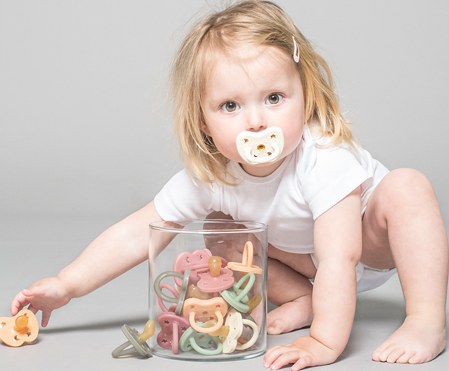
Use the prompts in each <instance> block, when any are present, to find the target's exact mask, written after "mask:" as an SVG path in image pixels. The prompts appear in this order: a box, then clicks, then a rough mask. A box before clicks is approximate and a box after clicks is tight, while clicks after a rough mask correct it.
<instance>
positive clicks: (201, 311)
mask: <svg viewBox="0 0 449 371" xmlns="http://www.w3.org/2000/svg"><path fill="white" fill-rule="evenodd" d="M227 311H228V305H227V304H226V302H225V301H224V300H223V299H222V298H221V297H215V298H212V299H208V300H200V299H195V298H189V299H186V301H185V302H184V308H183V311H182V314H183V316H184V317H185V318H188V320H189V323H190V326H192V328H193V329H194V330H195V331H197V332H200V333H204V334H209V333H211V332H215V331H217V330H218V329H219V328H220V327H221V326H222V325H223V321H224V316H225V315H226V313H227ZM214 320H215V321H216V322H215V324H214V325H212V326H210V327H203V326H200V325H199V324H197V321H198V322H200V323H204V322H209V321H214Z"/></svg>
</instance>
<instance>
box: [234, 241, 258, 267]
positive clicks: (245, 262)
mask: <svg viewBox="0 0 449 371" xmlns="http://www.w3.org/2000/svg"><path fill="white" fill-rule="evenodd" d="M253 257H254V246H253V243H252V242H251V241H247V242H246V243H245V247H244V248H243V257H242V262H241V263H239V262H229V263H228V268H229V269H232V270H233V271H238V272H245V273H250V272H251V273H255V274H262V268H260V267H258V266H257V265H253Z"/></svg>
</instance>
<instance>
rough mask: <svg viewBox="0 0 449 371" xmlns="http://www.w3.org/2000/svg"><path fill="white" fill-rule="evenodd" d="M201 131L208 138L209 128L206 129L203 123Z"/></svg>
mask: <svg viewBox="0 0 449 371" xmlns="http://www.w3.org/2000/svg"><path fill="white" fill-rule="evenodd" d="M201 131H202V132H203V133H204V134H206V135H208V136H210V131H209V128H208V127H207V125H206V124H205V123H203V124H201Z"/></svg>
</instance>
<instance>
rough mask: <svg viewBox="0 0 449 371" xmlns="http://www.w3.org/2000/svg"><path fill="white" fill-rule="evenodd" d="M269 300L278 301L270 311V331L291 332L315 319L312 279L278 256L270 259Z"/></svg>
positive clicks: (268, 324)
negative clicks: (313, 317) (310, 280)
mask: <svg viewBox="0 0 449 371" xmlns="http://www.w3.org/2000/svg"><path fill="white" fill-rule="evenodd" d="M267 286H268V300H270V301H271V302H272V303H273V304H275V305H278V307H277V308H275V309H273V310H272V311H270V312H269V313H268V317H267V332H268V333H269V334H272V335H276V334H282V333H285V332H290V331H293V330H296V329H299V328H302V327H305V326H309V325H310V324H311V322H312V285H311V283H310V282H309V280H308V279H307V278H306V277H304V276H302V275H301V274H299V273H298V272H296V271H294V270H293V269H291V268H290V267H288V266H286V265H285V264H284V263H281V262H280V261H278V260H275V259H271V258H269V259H268V284H267Z"/></svg>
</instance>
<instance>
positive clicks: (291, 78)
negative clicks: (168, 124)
mask: <svg viewBox="0 0 449 371" xmlns="http://www.w3.org/2000/svg"><path fill="white" fill-rule="evenodd" d="M203 109H204V116H205V122H206V125H205V127H204V128H203V130H204V132H205V133H206V134H207V135H209V136H210V137H212V139H213V141H214V143H215V145H216V147H217V149H218V150H219V151H220V153H221V154H223V155H224V156H225V157H226V158H228V159H230V160H232V161H236V162H240V163H242V159H241V157H240V156H239V153H238V150H237V147H236V138H237V136H238V134H239V133H241V132H242V131H252V132H258V131H261V130H264V129H266V128H268V127H272V126H277V127H279V128H280V129H281V130H282V132H283V135H284V149H283V151H282V155H281V156H280V157H279V158H278V159H277V160H276V161H275V162H270V163H263V164H248V163H242V167H243V168H244V170H245V171H246V172H247V173H249V174H251V175H255V176H266V175H268V174H270V173H272V172H273V171H274V170H275V169H277V168H278V167H279V165H280V164H281V163H282V161H283V159H284V158H285V156H287V155H288V154H290V153H292V152H293V151H294V150H295V148H296V147H297V146H298V144H299V142H300V141H301V137H302V132H303V128H304V97H303V91H302V86H301V81H300V78H299V73H298V72H297V71H296V69H295V64H294V62H293V57H292V56H291V55H287V54H286V53H284V52H282V51H281V50H279V49H277V48H274V47H265V46H264V47H254V46H253V47H245V48H238V49H235V50H233V51H232V53H229V54H224V53H223V54H219V56H218V58H217V61H216V63H215V65H214V67H213V69H212V70H211V72H210V74H209V75H208V77H207V80H206V85H205V94H204V101H203Z"/></svg>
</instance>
